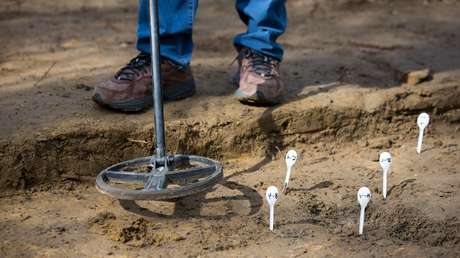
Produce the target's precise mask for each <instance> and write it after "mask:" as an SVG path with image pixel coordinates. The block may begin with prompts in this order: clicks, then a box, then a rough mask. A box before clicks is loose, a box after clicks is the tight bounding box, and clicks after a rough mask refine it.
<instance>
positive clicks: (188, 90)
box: [93, 81, 195, 113]
mask: <svg viewBox="0 0 460 258" xmlns="http://www.w3.org/2000/svg"><path fill="white" fill-rule="evenodd" d="M194 94H195V82H194V81H192V82H189V83H185V84H183V85H181V86H178V87H176V88H175V89H174V91H166V92H164V94H163V96H164V97H163V99H164V101H175V100H181V99H185V98H188V97H190V96H192V95H194ZM93 100H94V102H96V103H97V104H99V105H101V106H104V107H107V108H110V109H113V110H117V111H121V112H124V113H134V112H139V111H142V110H144V109H147V108H149V107H151V106H152V105H153V97H152V96H145V97H144V98H143V99H142V100H120V101H111V102H109V101H104V99H103V98H102V96H101V95H100V94H98V93H95V94H94V95H93Z"/></svg>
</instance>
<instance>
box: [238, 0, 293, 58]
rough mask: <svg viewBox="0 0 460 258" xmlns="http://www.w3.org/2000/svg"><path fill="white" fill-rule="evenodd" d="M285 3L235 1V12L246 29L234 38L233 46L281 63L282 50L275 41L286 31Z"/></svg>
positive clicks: (254, 0) (276, 0) (261, 0)
mask: <svg viewBox="0 0 460 258" xmlns="http://www.w3.org/2000/svg"><path fill="white" fill-rule="evenodd" d="M285 3H286V1H285V0H236V10H237V11H238V14H239V15H240V18H241V20H242V21H243V22H244V23H245V24H246V25H247V26H248V29H247V31H246V32H245V33H241V34H239V35H237V36H236V37H235V40H234V44H235V46H236V47H237V48H238V47H241V46H245V47H248V48H251V49H254V50H256V51H257V52H260V53H262V54H265V55H268V56H271V57H274V58H275V59H278V60H280V61H281V60H282V58H283V48H282V47H281V45H280V44H278V43H276V39H277V38H278V37H279V36H280V35H281V34H283V33H284V31H285V30H286V25H287V14H286V6H285Z"/></svg>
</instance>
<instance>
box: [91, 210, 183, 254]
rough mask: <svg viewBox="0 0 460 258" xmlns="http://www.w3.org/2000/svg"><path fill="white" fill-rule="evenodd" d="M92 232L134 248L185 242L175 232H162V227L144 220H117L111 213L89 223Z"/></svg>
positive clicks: (106, 213)
mask: <svg viewBox="0 0 460 258" xmlns="http://www.w3.org/2000/svg"><path fill="white" fill-rule="evenodd" d="M88 224H89V227H90V230H91V231H92V232H94V233H98V234H101V235H105V236H106V237H107V238H108V239H110V240H112V241H116V242H121V243H124V244H126V245H129V246H133V247H145V246H151V245H155V246H161V245H163V244H165V243H167V242H169V241H180V240H184V239H185V237H183V236H180V235H178V234H176V233H174V232H170V231H168V232H162V231H160V226H159V225H157V224H155V223H152V222H150V221H148V220H146V219H144V218H137V219H134V220H132V219H126V218H122V219H117V218H116V216H115V215H114V214H113V213H111V212H101V213H98V214H97V215H96V216H94V217H92V218H91V219H89V221H88Z"/></svg>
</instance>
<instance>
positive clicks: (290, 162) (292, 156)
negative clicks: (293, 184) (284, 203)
mask: <svg viewBox="0 0 460 258" xmlns="http://www.w3.org/2000/svg"><path fill="white" fill-rule="evenodd" d="M296 160H297V152H296V151H295V150H290V151H288V153H287V154H286V166H287V172H286V178H285V179H284V186H283V193H286V191H287V188H288V184H289V178H290V177H291V170H292V167H293V166H294V164H295V161H296Z"/></svg>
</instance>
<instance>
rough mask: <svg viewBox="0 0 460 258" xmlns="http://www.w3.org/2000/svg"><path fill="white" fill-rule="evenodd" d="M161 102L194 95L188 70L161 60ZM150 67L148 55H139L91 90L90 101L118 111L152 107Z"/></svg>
mask: <svg viewBox="0 0 460 258" xmlns="http://www.w3.org/2000/svg"><path fill="white" fill-rule="evenodd" d="M161 86H162V90H163V99H164V100H165V101H168V100H179V99H183V98H186V97H189V96H191V95H193V94H194V93H195V81H194V79H193V75H192V71H191V69H190V67H185V68H184V67H180V66H179V65H176V64H174V63H172V62H171V61H169V60H166V59H162V60H161ZM152 89H153V86H152V65H151V59H150V55H149V54H145V53H140V54H139V55H138V56H136V57H135V58H133V59H132V60H131V61H130V62H129V63H128V64H127V65H126V66H124V67H123V68H121V69H120V70H119V71H118V72H117V73H116V74H115V76H114V77H113V78H112V79H110V80H107V81H105V82H102V83H100V84H99V85H97V86H96V87H95V89H94V95H93V100H94V101H95V102H96V103H98V104H99V105H102V106H105V107H109V108H111V109H115V110H119V111H122V112H137V111H141V110H144V109H146V108H148V107H151V106H152V105H153V96H152Z"/></svg>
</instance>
